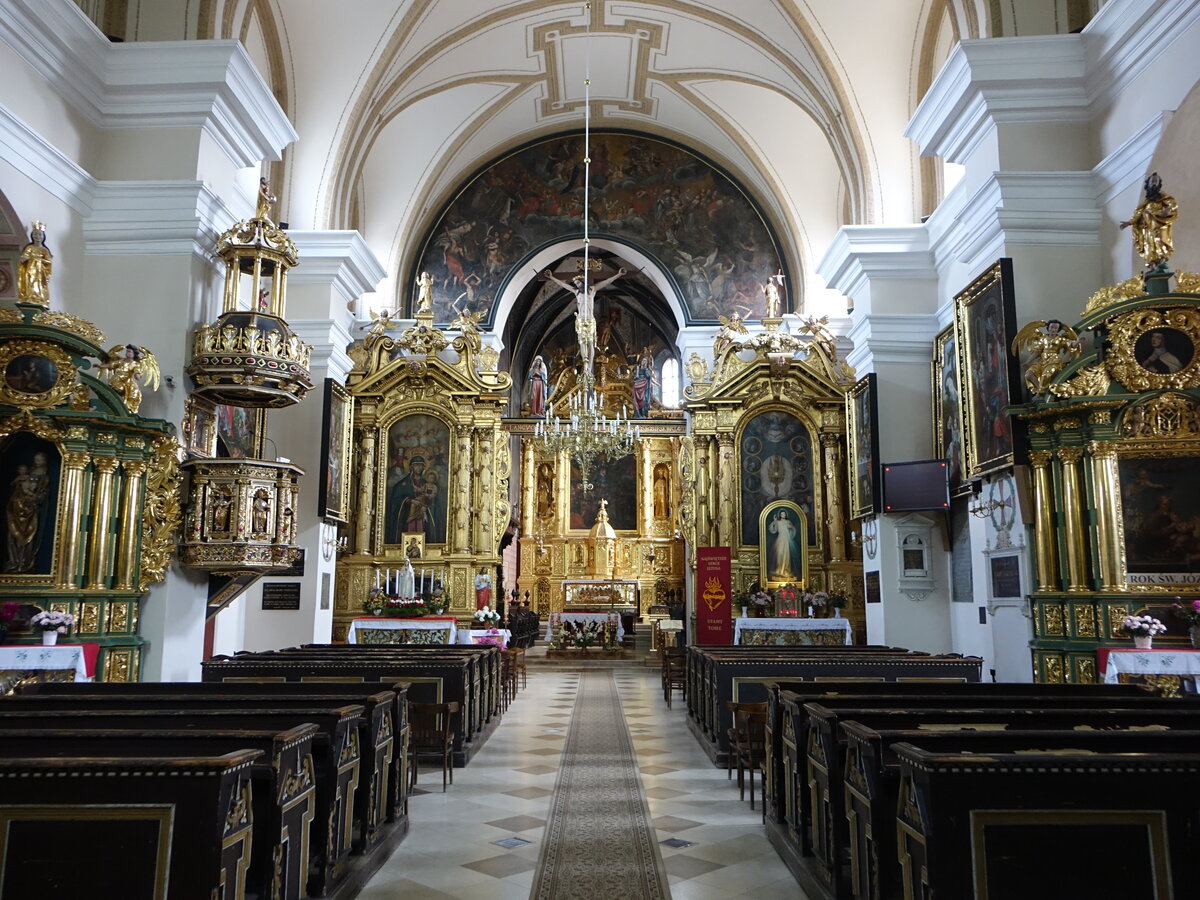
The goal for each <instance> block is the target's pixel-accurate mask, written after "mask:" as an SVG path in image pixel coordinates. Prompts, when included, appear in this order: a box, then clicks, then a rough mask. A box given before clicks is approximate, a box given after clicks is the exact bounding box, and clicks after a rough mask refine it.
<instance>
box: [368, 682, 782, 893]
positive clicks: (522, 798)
mask: <svg viewBox="0 0 1200 900" xmlns="http://www.w3.org/2000/svg"><path fill="white" fill-rule="evenodd" d="M613 677H614V678H615V680H616V685H617V689H618V693H619V695H620V697H621V699H622V700H623V701H624V704H623V706H624V710H625V720H626V725H627V726H628V728H629V731H630V734H631V736H632V737H633V744H634V747H635V748H636V750H637V754H638V763H639V766H638V768H639V770H640V772H641V775H642V786H643V789H644V790H645V792H646V796H647V798H648V800H649V805H650V812H651V815H652V817H653V821H654V826H655V828H656V830H657V834H658V842H659V850H660V852H661V853H662V857H663V865H664V866H665V867H666V870H667V873H668V881H669V883H670V886H671V895H672V897H673V898H674V900H693V898H694V900H727V898H734V897H742V898H750V897H753V898H754V900H775V898H781V900H782V898H787V900H805V895H804V894H803V892H802V891H801V890H800V888H799V886H798V885H797V884H796V882H795V880H794V879H793V878H792V877H791V875H790V874H789V873H788V870H787V869H786V868H785V867H784V865H783V863H782V862H781V861H780V860H779V858H778V856H777V855H776V854H775V851H774V849H773V848H772V847H771V845H770V844H769V843H768V841H767V837H766V832H765V830H764V828H763V826H762V822H761V819H760V813H759V810H758V809H757V808H756V809H755V810H753V811H751V809H750V804H749V802H742V801H739V800H738V795H737V787H736V783H732V782H730V781H728V780H726V777H725V770H724V769H718V768H716V767H715V766H713V765H712V764H711V763H709V761H708V757H707V756H705V755H704V753H703V751H701V750H700V748H699V746H698V745H697V744H696V740H695V738H694V737H692V735H691V733H690V732H689V731H688V729H687V724H686V715H687V714H686V712H685V710H684V708H683V704H682V703H679V702H676V703H675V707H674V709H671V710H668V709H667V707H666V703H664V702H663V698H662V688H661V686H660V682H659V674H658V670H656V669H640V668H629V669H616V670H614V671H613ZM578 685H579V674H578V673H577V672H568V671H554V670H536V669H531V671H530V674H529V686H528V687H527V688H525V689H524V690H522V691H521V692H520V694H519V695H518V697H517V699H516V701H514V703H513V704H512V705H511V706H510V707H509V708H508V711H507V712H505V714H504V719H503V721H502V722H501V724H500V727H499V728H497V729H496V731H495V732H494V733H493V734H492V736H491V737H490V738H489V739H488V742H487V744H486V745H485V746H484V748H483V749H482V750H481V751H480V752H479V754H478V755H476V756H475V758H474V759H473V760H471V764H470V765H469V766H467V767H466V768H465V769H455V771H454V784H453V785H451V786H450V788H449V789H448V790H447V792H446V793H444V794H443V793H442V792H441V775H440V773H439V772H438V771H437V770H436V769H425V770H423V773H422V776H421V779H420V781H419V782H418V790H422V789H424V788H427V789H428V790H429V791H430V792H429V793H418V794H417V795H416V796H414V797H413V798H412V801H411V803H410V805H409V812H410V816H411V819H412V830H411V832H410V833H409V835H408V837H407V838H406V839H405V840H404V843H402V844H401V845H400V849H399V850H398V851H397V852H396V853H395V854H394V855H393V856H392V858H391V859H389V860H388V861H387V863H385V864H384V866H383V868H382V869H380V871H379V872H378V873H377V874H376V876H375V877H374V878H373V879H372V880H371V882H370V884H369V885H368V886H367V887H366V888H365V889H364V890H363V892H362V893H361V894H360V895H359V896H360V897H361V898H362V900H393V898H404V900H426V898H428V900H435V898H436V900H445V898H462V900H470V898H479V900H484V898H487V900H493V898H494V900H509V898H512V900H527V898H528V897H529V891H530V888H531V887H532V885H533V881H534V872H535V869H536V867H537V860H538V852H539V850H540V848H541V839H542V830H543V828H544V826H545V822H546V817H547V814H548V811H549V808H550V796H551V794H552V792H553V788H554V785H555V780H556V777H557V774H558V762H559V756H560V755H561V748H562V745H563V742H564V739H565V736H566V729H567V728H568V727H569V725H570V714H571V712H572V710H573V709H574V698H575V692H576V690H577V689H578ZM756 806H757V804H756ZM514 838H516V839H518V840H513V839H514ZM525 842H527V843H525ZM598 900H608V898H598ZM613 900H617V898H613Z"/></svg>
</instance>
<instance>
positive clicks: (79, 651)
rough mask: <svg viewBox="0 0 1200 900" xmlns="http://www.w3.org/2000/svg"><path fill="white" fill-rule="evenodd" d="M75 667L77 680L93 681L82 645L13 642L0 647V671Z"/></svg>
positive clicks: (37, 670)
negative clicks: (49, 645) (68, 645)
mask: <svg viewBox="0 0 1200 900" xmlns="http://www.w3.org/2000/svg"><path fill="white" fill-rule="evenodd" d="M62 669H74V670H75V680H76V681H91V680H92V679H90V678H88V674H87V666H86V665H85V663H84V658H83V648H82V647H58V646H54V647H46V646H44V645H42V644H11V645H9V646H6V647H0V671H10V672H15V671H21V672H43V671H50V670H62Z"/></svg>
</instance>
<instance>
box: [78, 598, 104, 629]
mask: <svg viewBox="0 0 1200 900" xmlns="http://www.w3.org/2000/svg"><path fill="white" fill-rule="evenodd" d="M79 631H80V632H82V633H84V634H97V633H98V632H99V631H100V604H99V603H81V604H79Z"/></svg>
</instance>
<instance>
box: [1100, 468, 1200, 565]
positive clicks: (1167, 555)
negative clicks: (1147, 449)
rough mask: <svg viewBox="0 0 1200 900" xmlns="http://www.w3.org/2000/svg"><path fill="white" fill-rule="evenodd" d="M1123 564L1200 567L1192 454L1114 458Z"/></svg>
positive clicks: (1197, 478) (1198, 481)
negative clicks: (1122, 529) (1121, 520)
mask: <svg viewBox="0 0 1200 900" xmlns="http://www.w3.org/2000/svg"><path fill="white" fill-rule="evenodd" d="M1118 471H1119V473H1120V478H1121V513H1122V515H1123V517H1124V519H1125V569H1126V571H1127V572H1129V573H1130V574H1131V575H1132V574H1139V573H1155V572H1174V573H1180V572H1200V537H1198V536H1197V535H1198V534H1200V504H1198V502H1197V498H1200V466H1198V465H1197V464H1196V460H1195V459H1194V458H1190V457H1189V458H1176V459H1147V458H1138V457H1135V458H1129V457H1125V458H1123V459H1121V460H1120V463H1119V465H1118Z"/></svg>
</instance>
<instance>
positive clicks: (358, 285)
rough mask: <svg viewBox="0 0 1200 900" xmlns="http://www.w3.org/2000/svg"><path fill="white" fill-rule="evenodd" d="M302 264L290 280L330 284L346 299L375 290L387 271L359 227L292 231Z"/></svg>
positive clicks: (351, 299)
mask: <svg viewBox="0 0 1200 900" xmlns="http://www.w3.org/2000/svg"><path fill="white" fill-rule="evenodd" d="M288 237H290V238H291V239H292V240H293V241H295V242H296V249H297V250H298V251H299V254H300V265H298V266H296V268H294V269H293V270H292V271H291V272H289V273H288V283H289V284H305V285H320V284H327V285H329V286H330V288H331V289H332V290H334V291H336V292H337V294H338V296H339V297H340V298H341V299H342V300H344V301H345V302H346V303H352V302H354V301H356V300H358V299H359V298H360V297H361V296H362V295H363V294H368V293H370V292H371V291H374V290H375V288H376V287H378V286H379V282H381V281H383V279H384V277H386V275H387V272H386V270H385V269H384V268H383V265H382V264H381V263H380V262H379V259H378V258H377V257H376V256H375V254H374V252H372V250H371V248H370V247H368V246H367V242H366V241H364V240H363V237H362V235H361V234H359V233H358V232H357V231H289V232H288Z"/></svg>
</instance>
